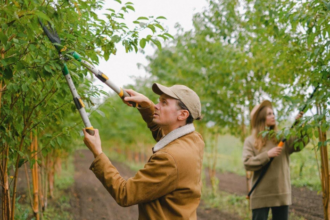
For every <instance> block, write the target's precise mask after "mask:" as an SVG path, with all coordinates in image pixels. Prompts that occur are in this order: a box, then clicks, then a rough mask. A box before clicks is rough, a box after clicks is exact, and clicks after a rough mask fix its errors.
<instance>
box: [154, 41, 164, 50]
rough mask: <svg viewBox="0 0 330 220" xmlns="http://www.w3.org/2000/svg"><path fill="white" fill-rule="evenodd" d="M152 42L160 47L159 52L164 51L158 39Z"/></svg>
mask: <svg viewBox="0 0 330 220" xmlns="http://www.w3.org/2000/svg"><path fill="white" fill-rule="evenodd" d="M151 41H152V42H153V43H154V44H155V45H156V46H157V47H158V49H159V50H162V44H161V43H160V42H159V40H157V39H151Z"/></svg>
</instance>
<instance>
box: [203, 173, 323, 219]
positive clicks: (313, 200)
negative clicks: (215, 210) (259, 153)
mask: <svg viewBox="0 0 330 220" xmlns="http://www.w3.org/2000/svg"><path fill="white" fill-rule="evenodd" d="M205 174H206V179H207V180H208V179H209V178H208V172H205ZM217 177H218V179H219V188H220V190H222V191H226V192H229V193H234V194H236V195H241V196H244V197H245V196H246V180H245V177H242V176H239V175H237V174H233V173H217ZM292 202H293V204H292V206H291V207H290V211H291V212H294V213H295V214H296V215H298V216H301V217H304V218H305V219H308V220H322V219H324V218H323V205H322V195H321V194H320V195H318V194H317V192H315V191H311V190H309V189H307V188H296V187H292Z"/></svg>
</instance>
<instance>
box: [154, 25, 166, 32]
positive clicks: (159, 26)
mask: <svg viewBox="0 0 330 220" xmlns="http://www.w3.org/2000/svg"><path fill="white" fill-rule="evenodd" d="M155 26H156V27H158V28H159V29H161V30H162V31H164V28H163V26H161V25H160V24H155Z"/></svg>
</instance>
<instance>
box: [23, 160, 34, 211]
mask: <svg viewBox="0 0 330 220" xmlns="http://www.w3.org/2000/svg"><path fill="white" fill-rule="evenodd" d="M24 169H25V175H26V182H27V187H28V194H29V200H30V203H31V208H32V207H33V203H32V194H31V186H30V178H29V173H28V169H27V166H26V163H25V164H24Z"/></svg>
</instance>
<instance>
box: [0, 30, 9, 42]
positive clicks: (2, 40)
mask: <svg viewBox="0 0 330 220" xmlns="http://www.w3.org/2000/svg"><path fill="white" fill-rule="evenodd" d="M0 40H1V43H2V44H5V43H7V41H8V38H7V36H6V35H5V34H4V33H3V31H1V32H0Z"/></svg>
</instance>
